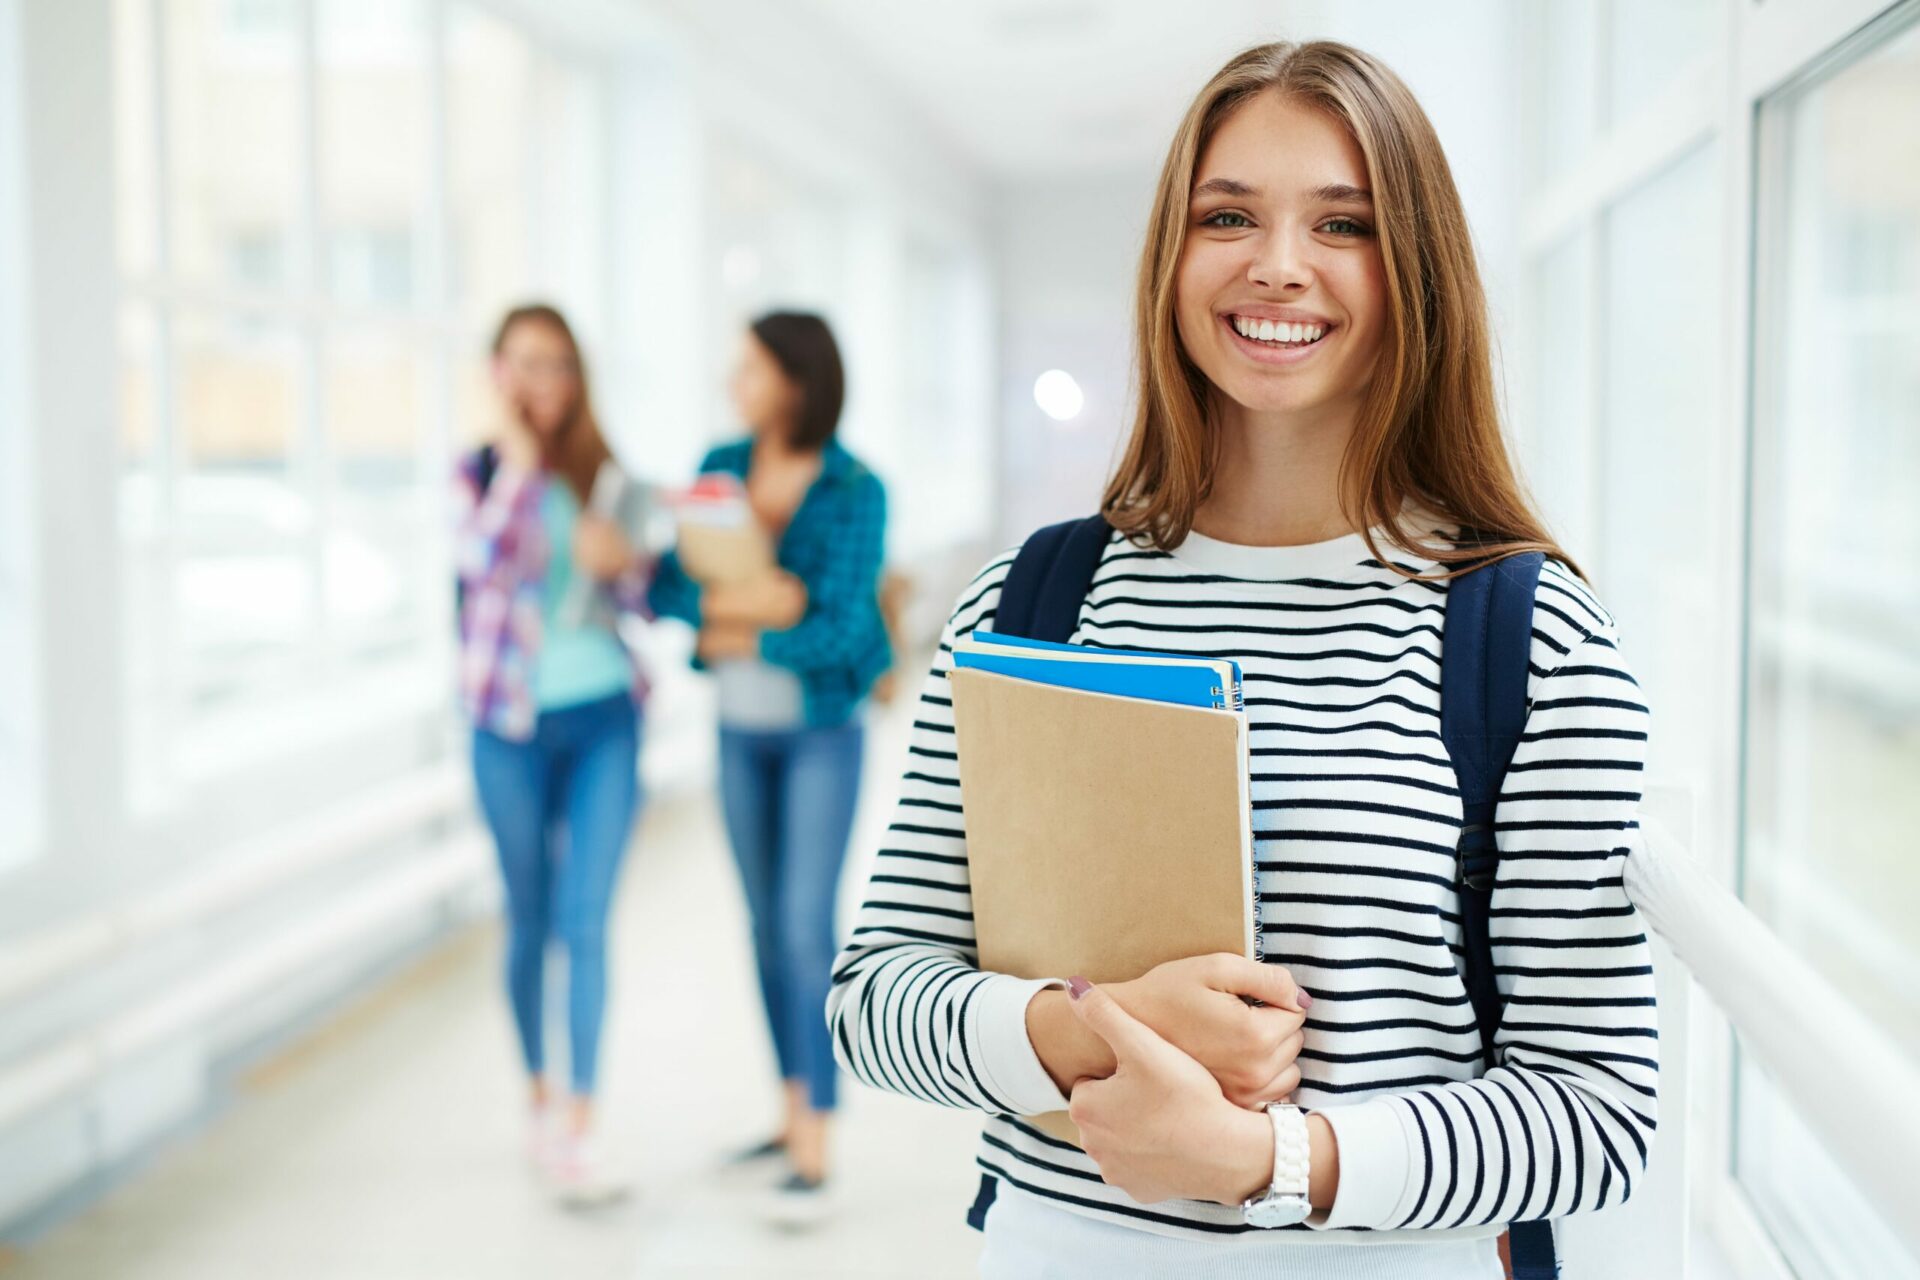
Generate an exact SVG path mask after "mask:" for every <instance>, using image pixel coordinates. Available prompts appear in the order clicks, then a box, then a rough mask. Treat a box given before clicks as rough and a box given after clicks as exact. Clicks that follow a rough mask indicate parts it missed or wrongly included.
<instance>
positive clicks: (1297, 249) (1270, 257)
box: [1247, 227, 1312, 292]
mask: <svg viewBox="0 0 1920 1280" xmlns="http://www.w3.org/2000/svg"><path fill="white" fill-rule="evenodd" d="M1311 279H1312V268H1311V267H1310V266H1309V265H1308V263H1307V257H1306V255H1305V254H1304V253H1302V252H1301V245H1300V240H1299V237H1297V236H1295V235H1294V234H1293V233H1292V232H1291V231H1290V230H1289V229H1288V228H1286V227H1275V228H1274V229H1273V230H1271V231H1269V232H1267V234H1266V235H1264V236H1262V237H1260V240H1259V244H1258V247H1257V248H1256V249H1255V250H1254V255H1253V260H1252V261H1251V262H1249V263H1248V264H1247V282H1248V283H1249V284H1253V285H1258V286H1259V287H1261V288H1263V289H1272V290H1274V291H1276V292H1285V291H1286V290H1289V289H1304V288H1306V287H1307V285H1308V283H1309V282H1310V281H1311Z"/></svg>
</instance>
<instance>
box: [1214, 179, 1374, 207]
mask: <svg viewBox="0 0 1920 1280" xmlns="http://www.w3.org/2000/svg"><path fill="white" fill-rule="evenodd" d="M1259 194H1260V190H1259V188H1257V187H1250V186H1248V185H1247V184H1246V183H1244V182H1241V181H1239V180H1238V179H1235V178H1208V179H1207V180H1206V181H1205V182H1203V183H1201V184H1200V185H1199V186H1197V187H1195V188H1194V189H1193V195H1194V198H1195V199H1198V198H1199V197H1201V196H1236V197H1238V196H1257V195H1259ZM1307 196H1308V198H1309V199H1312V200H1317V201H1320V202H1322V203H1325V204H1372V203H1373V193H1372V192H1371V191H1368V190H1367V189H1366V188H1365V187H1356V186H1353V185H1352V184H1351V183H1346V182H1329V183H1326V184H1325V185H1323V186H1318V187H1315V188H1314V189H1313V190H1311V191H1309V192H1307Z"/></svg>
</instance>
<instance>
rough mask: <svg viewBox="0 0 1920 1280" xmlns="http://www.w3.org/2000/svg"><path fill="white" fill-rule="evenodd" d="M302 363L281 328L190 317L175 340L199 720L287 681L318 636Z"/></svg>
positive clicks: (178, 619) (183, 595) (184, 632)
mask: <svg viewBox="0 0 1920 1280" xmlns="http://www.w3.org/2000/svg"><path fill="white" fill-rule="evenodd" d="M299 357H300V348H299V344H298V342H297V341H296V339H295V337H294V334H293V333H292V331H291V330H290V329H284V328H282V327H280V326H278V325H273V324H267V323H250V322H246V321H239V320H235V321H224V322H219V321H209V320H203V319H198V318H193V319H187V320H183V321H182V322H181V323H180V324H179V325H178V327H177V330H176V333H175V335H174V360H175V362H176V366H175V367H176V369H177V370H178V373H177V378H178V382H177V385H176V388H175V394H176V397H177V410H176V412H177V420H178V424H179V430H180V432H181V437H182V442H183V445H184V447H185V452H186V458H185V465H184V467H183V470H182V474H181V477H180V484H179V498H178V520H177V525H176V536H177V539H178V545H179V559H178V567H177V571H176V572H177V576H176V578H175V581H174V584H173V591H174V596H173V605H174V617H175V626H176V638H177V644H178V647H179V652H180V660H181V666H182V670H181V673H180V678H181V681H182V690H181V692H182V696H183V697H184V699H185V702H186V704H187V707H186V709H187V710H188V711H189V712H190V713H191V712H195V711H200V710H207V709H211V708H213V707H215V706H217V705H219V704H222V703H225V702H227V701H229V700H231V699H234V698H238V697H241V696H243V695H246V694H249V693H253V692H257V691H259V690H262V689H264V688H268V687H278V686H280V685H283V684H287V683H291V682H292V680H293V678H294V669H293V664H294V663H295V661H296V660H297V657H298V655H299V653H300V651H301V650H302V649H303V647H304V646H305V644H306V642H307V640H308V638H309V637H311V636H312V635H313V633H314V627H315V623H316V620H317V619H316V610H315V599H314V597H315V583H314V577H315V573H314V564H313V553H312V551H311V550H310V549H309V544H310V539H311V530H312V525H313V510H312V504H311V503H310V501H309V500H308V498H307V496H306V492H305V488H304V486H302V485H301V484H300V483H299V476H298V473H297V472H296V470H295V467H294V465H293V457H292V455H293V442H294V441H295V440H296V439H297V437H298V434H299V419H300V412H299V405H300V358H299Z"/></svg>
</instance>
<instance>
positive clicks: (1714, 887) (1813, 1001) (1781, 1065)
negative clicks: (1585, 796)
mask: <svg viewBox="0 0 1920 1280" xmlns="http://www.w3.org/2000/svg"><path fill="white" fill-rule="evenodd" d="M1631 850H1632V851H1631V853H1630V854H1629V855H1628V857H1627V860H1626V871H1625V880H1626V889H1627V896H1628V897H1629V898H1631V899H1632V900H1633V903H1634V905H1635V906H1636V907H1638V908H1639V909H1640V914H1641V915H1643V916H1645V917H1646V920H1647V923H1648V924H1649V925H1651V926H1652V927H1653V929H1654V930H1655V931H1656V932H1657V933H1659V935H1660V936H1661V937H1662V938H1663V939H1665V940H1666V943H1667V945H1668V946H1669V947H1670V948H1672V950H1673V953H1674V954H1675V955H1676V956H1678V957H1679V958H1680V960H1681V962H1682V963H1684V964H1685V965H1686V967H1687V968H1688V969H1689V970H1690V971H1691V972H1692V975H1693V978H1694V980H1695V981H1696V982H1698V983H1699V984H1700V987H1701V989H1702V990H1704V991H1705V992H1706V994H1707V995H1708V996H1709V997H1711V998H1712V999H1713V1001H1714V1002H1715V1003H1716V1004H1718V1005H1719V1006H1720V1008H1721V1009H1722V1010H1723V1011H1724V1012H1725V1013H1726V1015H1727V1020H1728V1021H1729V1022H1731V1023H1732V1024H1733V1029H1734V1031H1735V1033H1736V1034H1737V1035H1738V1036H1739V1037H1740V1040H1741V1043H1742V1044H1744V1045H1745V1046H1746V1048H1747V1049H1748V1051H1749V1052H1751V1053H1752V1054H1753V1055H1754V1057H1755V1058H1756V1059H1758V1060H1759V1061H1760V1062H1761V1063H1763V1064H1764V1065H1765V1066H1766V1067H1767V1069H1768V1070H1769V1071H1770V1072H1771V1073H1772V1075H1773V1076H1774V1078H1775V1079H1776V1080H1777V1081H1778V1082H1779V1084H1780V1086H1781V1094H1782V1096H1784V1097H1785V1098H1787V1099H1790V1100H1791V1105H1792V1106H1793V1107H1794V1109H1795V1110H1796V1112H1798V1114H1799V1116H1800V1118H1801V1119H1802V1120H1803V1121H1805V1122H1806V1124H1807V1126H1808V1127H1809V1128H1811V1129H1812V1130H1813V1131H1814V1132H1815V1133H1816V1134H1817V1135H1819V1137H1820V1139H1821V1141H1822V1142H1823V1143H1824V1144H1825V1146H1826V1148H1827V1150H1828V1151H1829V1152H1830V1153H1831V1154H1832V1155H1833V1158H1834V1160H1835V1161H1836V1162H1837V1163H1838V1164H1839V1165H1840V1167H1841V1168H1842V1169H1844V1170H1846V1172H1847V1174H1848V1175H1849V1176H1850V1177H1851V1178H1852V1179H1853V1182H1854V1185H1855V1186H1856V1187H1858V1188H1859V1190H1860V1192H1861V1193H1862V1194H1863V1195H1865V1196H1866V1197H1867V1199H1869V1200H1870V1201H1872V1202H1873V1204H1874V1206H1875V1207H1876V1208H1877V1209H1878V1210H1879V1211H1880V1216H1881V1218H1882V1220H1883V1221H1885V1223H1886V1224H1887V1226H1888V1228H1889V1229H1891V1230H1892V1231H1893V1232H1894V1234H1896V1235H1897V1236H1899V1237H1900V1239H1901V1240H1902V1241H1904V1242H1905V1244H1906V1246H1907V1248H1908V1249H1910V1250H1912V1251H1913V1253H1914V1254H1915V1255H1916V1256H1920V1215H1916V1214H1915V1213H1914V1212H1913V1206H1914V1205H1916V1204H1920V1067H1916V1066H1915V1064H1914V1063H1913V1062H1912V1061H1911V1060H1910V1059H1909V1058H1908V1057H1907V1055H1906V1054H1905V1053H1903V1052H1902V1051H1901V1049H1900V1048H1899V1046H1898V1045H1896V1044H1895V1043H1894V1042H1893V1041H1892V1039H1891V1038H1889V1037H1888V1036H1887V1034H1886V1033H1885V1032H1884V1031H1882V1030H1881V1029H1880V1028H1879V1027H1877V1026H1875V1025H1874V1024H1873V1022H1872V1021H1871V1020H1870V1019H1869V1018H1867V1017H1866V1016H1865V1015H1864V1014H1862V1013H1860V1012H1859V1011H1858V1010H1857V1009H1856V1008H1854V1006H1853V1004H1852V1002H1851V1001H1849V1000H1848V998H1847V996H1846V995H1845V993H1844V992H1842V991H1840V990H1839V988H1837V987H1835V986H1834V985H1833V984H1832V983H1831V982H1829V981H1827V979H1826V978H1824V977H1822V976H1821V975H1820V973H1819V971H1818V970H1816V969H1815V968H1814V967H1813V966H1812V965H1810V964H1808V963H1807V962H1806V960H1804V959H1803V958H1802V957H1801V956H1800V955H1799V954H1798V953H1796V952H1795V951H1794V950H1793V949H1792V948H1790V947H1788V946H1787V945H1786V943H1784V942H1782V941H1781V940H1780V938H1779V936H1778V935H1776V934H1775V933H1774V932H1773V930H1771V929H1769V928H1768V927H1767V926H1766V925H1765V924H1764V923H1763V922H1762V921H1761V920H1760V918H1759V917H1758V916H1756V915H1754V913H1753V912H1752V911H1751V910H1750V909H1748V907H1747V905H1746V904H1745V903H1744V902H1742V901H1740V899H1739V898H1738V897H1736V896H1734V894H1732V893H1731V892H1729V891H1728V889H1727V888H1726V887H1725V886H1724V885H1722V884H1720V883H1719V882H1718V881H1716V880H1714V879H1713V878H1712V877H1710V876H1709V875H1707V873H1706V872H1705V871H1704V870H1702V869H1701V867H1700V866H1699V864H1698V863H1696V862H1695V861H1694V860H1693V858H1692V857H1690V856H1689V855H1688V853H1687V851H1686V849H1685V847H1684V846H1683V845H1682V844H1681V842H1680V840H1679V839H1678V838H1677V837H1676V836H1675V835H1674V834H1673V833H1672V832H1671V831H1670V830H1669V829H1668V828H1667V827H1665V826H1664V825H1662V824H1661V823H1660V822H1659V821H1658V820H1657V819H1648V818H1643V819H1642V822H1641V828H1640V831H1639V833H1638V836H1637V838H1636V839H1635V841H1634V842H1633V844H1632V845H1631Z"/></svg>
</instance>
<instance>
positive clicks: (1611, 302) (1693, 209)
mask: <svg viewBox="0 0 1920 1280" xmlns="http://www.w3.org/2000/svg"><path fill="white" fill-rule="evenodd" d="M1715 155H1716V153H1715V151H1714V149H1713V148H1712V147H1711V146H1706V147H1702V148H1701V149H1699V150H1696V151H1693V152H1691V153H1689V154H1688V155H1686V156H1683V157H1681V158H1680V159H1679V160H1677V161H1675V162H1674V163H1673V164H1672V165H1671V166H1669V167H1668V168H1667V169H1666V170H1664V171H1663V172H1661V173H1659V174H1656V175H1655V176H1654V177H1652V178H1650V179H1649V180H1648V181H1647V182H1646V183H1644V184H1643V185H1642V186H1641V187H1640V188H1639V189H1638V190H1636V191H1634V192H1633V193H1632V194H1631V195H1629V196H1627V197H1625V198H1624V199H1622V200H1621V201H1620V202H1619V203H1618V204H1617V205H1615V206H1614V207H1613V208H1612V209H1611V210H1609V211H1608V214H1607V217H1606V246H1607V248H1606V259H1607V272H1606V305H1605V308H1604V310H1603V312H1602V314H1604V315H1605V316H1606V326H1607V327H1606V372H1605V381H1604V383H1603V386H1604V395H1603V397H1602V401H1601V403H1602V404H1604V405H1605V406H1606V408H1605V419H1604V421H1603V422H1602V424H1601V428H1600V435H1599V441H1600V476H1601V486H1602V492H1603V493H1604V494H1605V500H1604V501H1603V502H1602V503H1601V504H1600V512H1601V519H1600V543H1599V546H1600V553H1601V554H1600V558H1599V561H1598V562H1597V564H1596V565H1595V566H1594V567H1595V569H1596V570H1597V572H1598V575H1599V576H1598V586H1599V588H1600V595H1601V598H1602V599H1604V600H1606V602H1607V605H1608V607H1609V608H1610V609H1612V610H1613V612H1614V614H1615V616H1616V617H1617V618H1618V619H1619V621H1620V628H1621V634H1622V636H1623V637H1624V640H1625V644H1626V647H1627V653H1628V655H1629V657H1630V658H1631V660H1632V662H1633V665H1634V669H1635V673H1636V676H1637V678H1638V679H1639V681H1640V684H1641V687H1642V688H1643V689H1644V690H1645V692H1646V695H1647V699H1648V705H1650V706H1652V707H1653V708H1654V714H1655V716H1656V720H1655V726H1654V727H1655V732H1654V734H1653V738H1652V740H1651V741H1650V743H1649V744H1648V759H1647V773H1648V776H1650V777H1655V778H1660V779H1662V780H1663V781H1668V782H1679V783H1683V784H1686V785H1692V786H1696V787H1704V786H1705V785H1706V783H1707V777H1708V770H1709V767H1710V763H1711V762H1710V758H1709V757H1710V746H1709V744H1710V742H1711V738H1712V735H1711V733H1710V729H1711V724H1710V719H1711V713H1712V708H1711V706H1710V705H1709V702H1708V694H1709V693H1710V691H1711V685H1710V682H1708V681H1705V680H1701V679H1700V678H1699V675H1698V673H1699V672H1701V671H1704V670H1709V669H1711V668H1712V667H1713V666H1714V665H1715V661H1714V657H1715V655H1714V649H1713V643H1712V642H1713V638H1714V627H1713V613H1712V608H1711V606H1712V602H1713V600H1714V597H1715V592H1714V589H1713V567H1712V561H1711V548H1712V545H1713V530H1712V529H1711V527H1710V526H1709V521H1708V515H1709V504H1708V503H1707V501H1706V500H1705V494H1704V493H1703V492H1702V485H1703V483H1704V478H1705V477H1706V476H1707V475H1709V474H1711V468H1712V466H1713V461H1714V460H1713V454H1712V449H1711V444H1712V440H1713V435H1712V433H1711V432H1710V431H1707V430H1704V429H1703V424H1705V423H1708V422H1711V421H1712V420H1713V413H1714V402H1715V395H1714V386H1715V379H1716V377H1717V376H1718V372H1719V369H1720V364H1719V358H1718V357H1719V351H1718V347H1717V344H1716V343H1715V342H1714V341H1713V335H1714V334H1715V333H1717V332H1718V329H1719V326H1718V324H1717V322H1716V320H1717V317H1716V314H1715V308H1716V307H1718V305H1719V302H1720V280H1719V275H1720V273H1719V270H1718V267H1719V260H1720V259H1719V255H1718V254H1717V253H1716V252H1715V251H1714V249H1715V246H1716V243H1717V241H1718V239H1719V235H1718V228H1719V226H1720V218H1719V213H1720V208H1719V187H1718V166H1717V164H1716V162H1715Z"/></svg>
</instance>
